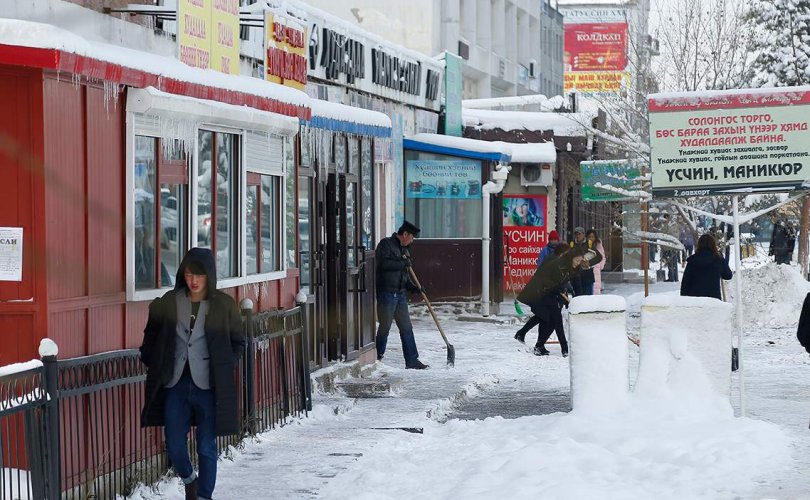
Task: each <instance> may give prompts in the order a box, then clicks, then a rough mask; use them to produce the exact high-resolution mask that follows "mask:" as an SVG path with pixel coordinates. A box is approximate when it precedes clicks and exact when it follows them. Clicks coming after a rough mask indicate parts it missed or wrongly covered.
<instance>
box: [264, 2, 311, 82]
mask: <svg viewBox="0 0 810 500" xmlns="http://www.w3.org/2000/svg"><path fill="white" fill-rule="evenodd" d="M264 46H265V50H266V53H265V61H264V67H265V71H266V73H265V80H267V81H270V82H274V83H280V84H281V85H286V86H288V87H292V88H295V89H298V90H304V88H305V87H306V85H307V71H308V69H309V68H308V66H307V64H308V60H307V58H308V57H309V56H308V50H307V49H308V47H309V39H308V37H307V28H306V26H304V25H303V24H302V23H299V22H297V21H295V20H294V19H291V18H288V17H285V16H282V15H279V14H277V13H274V12H267V13H265V18H264Z"/></svg>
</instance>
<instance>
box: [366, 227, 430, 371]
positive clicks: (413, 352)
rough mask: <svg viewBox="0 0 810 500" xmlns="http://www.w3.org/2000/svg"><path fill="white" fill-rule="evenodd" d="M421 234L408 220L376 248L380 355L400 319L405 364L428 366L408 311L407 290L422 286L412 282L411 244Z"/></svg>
mask: <svg viewBox="0 0 810 500" xmlns="http://www.w3.org/2000/svg"><path fill="white" fill-rule="evenodd" d="M417 236H419V228H418V227H416V226H414V225H413V224H411V223H410V222H408V221H405V222H404V223H403V224H402V226H400V228H399V230H397V232H396V233H394V234H392V235H391V236H389V237H387V238H383V239H382V240H380V242H379V243H378V244H377V248H376V249H375V251H374V254H375V260H376V266H377V268H376V271H377V274H376V275H377V283H376V284H377V321H379V322H380V326H379V327H378V328H377V339H376V340H377V359H378V360H382V359H383V356H384V355H385V347H386V346H387V345H388V332H389V331H390V330H391V323H392V322H394V321H396V323H397V328H399V337H400V339H401V340H402V355H403V356H404V357H405V368H412V369H415V370H424V369H425V368H427V367H428V365H426V364H424V363H422V362H421V361H419V351H418V350H417V349H416V338H415V337H414V335H413V325H411V316H410V314H409V313H408V297H407V296H406V295H405V292H406V291H407V292H413V293H418V292H420V291H423V290H420V289H419V288H418V287H417V286H416V285H414V284H413V283H412V282H411V277H410V268H411V253H410V246H411V243H413V240H414V238H416V237H417Z"/></svg>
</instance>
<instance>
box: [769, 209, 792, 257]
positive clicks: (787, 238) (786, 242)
mask: <svg viewBox="0 0 810 500" xmlns="http://www.w3.org/2000/svg"><path fill="white" fill-rule="evenodd" d="M792 229H793V228H792V227H791V226H790V225H789V224H787V222H786V221H784V220H782V219H778V218H776V217H774V218H773V231H772V232H771V244H770V246H769V247H768V255H772V256H773V257H774V260H775V261H776V263H777V264H790V260H791V257H792V256H793V249H794V247H795V245H796V236H795V233H794V232H793V230H792Z"/></svg>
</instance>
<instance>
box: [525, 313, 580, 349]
mask: <svg viewBox="0 0 810 500" xmlns="http://www.w3.org/2000/svg"><path fill="white" fill-rule="evenodd" d="M541 307H542V308H543V309H545V310H541V308H537V309H535V308H532V312H533V313H534V316H532V317H531V318H529V319H528V320H527V321H526V323H525V324H524V325H523V326H522V327H521V328H520V330H518V331H517V333H518V335H520V336H521V337H525V336H526V334H527V333H529V330H531V329H532V328H534V327H535V326H537V325H540V326H539V328H538V330H537V345H538V346H541V347H542V346H544V345H545V343H546V341H548V338H549V337H550V336H551V333H552V332H554V331H555V330H556V332H557V339H559V341H560V350H562V352H568V340H567V339H566V338H565V328H564V327H563V320H562V311H561V310H560V308H559V307H555V306H551V305H549V306H541ZM543 318H545V319H546V320H545V321H544V320H543Z"/></svg>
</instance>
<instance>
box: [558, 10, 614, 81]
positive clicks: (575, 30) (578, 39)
mask: <svg viewBox="0 0 810 500" xmlns="http://www.w3.org/2000/svg"><path fill="white" fill-rule="evenodd" d="M564 30H565V34H564V43H565V50H564V54H563V64H564V67H565V91H566V92H568V91H569V90H574V89H576V90H579V91H583V92H619V91H620V90H621V88H622V85H624V84H625V83H626V82H627V81H629V73H628V71H627V66H628V58H627V47H628V29H627V23H626V22H613V23H576V24H573V23H572V24H565V27H564Z"/></svg>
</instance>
